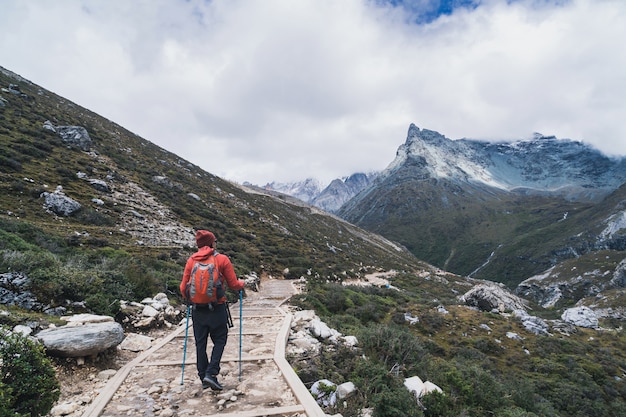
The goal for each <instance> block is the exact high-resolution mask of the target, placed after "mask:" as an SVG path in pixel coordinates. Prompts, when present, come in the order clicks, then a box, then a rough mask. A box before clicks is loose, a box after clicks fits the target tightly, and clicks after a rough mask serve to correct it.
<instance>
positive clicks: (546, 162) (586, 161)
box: [270, 124, 626, 288]
mask: <svg viewBox="0 0 626 417" xmlns="http://www.w3.org/2000/svg"><path fill="white" fill-rule="evenodd" d="M358 175H359V174H355V176H358ZM353 177H354V176H353ZM350 178H352V177H350ZM367 179H368V181H361V182H354V183H353V184H355V186H354V187H353V188H351V189H350V190H351V193H352V194H350V193H343V194H340V195H341V196H342V198H344V199H346V198H347V197H346V196H348V195H351V197H350V198H348V199H346V200H345V202H344V203H342V204H341V205H339V204H340V201H341V200H340V199H334V200H333V199H332V197H333V193H332V192H330V191H329V189H330V188H331V186H332V185H333V184H331V186H329V187H327V188H326V189H324V190H322V191H321V192H320V193H319V194H318V195H315V194H314V193H313V194H310V195H308V196H307V199H306V201H308V202H309V203H311V204H316V205H318V207H322V208H325V207H326V208H328V207H332V209H330V211H332V212H334V213H336V214H337V215H338V216H340V217H342V218H344V219H345V220H347V221H349V222H351V223H353V224H356V225H358V226H361V227H363V228H365V229H368V230H371V231H373V232H376V233H379V234H381V235H383V236H385V237H386V238H388V239H391V240H393V241H396V242H398V243H400V244H402V245H404V246H405V247H407V248H408V249H409V250H410V251H411V252H412V253H413V254H415V255H416V256H417V257H418V258H420V259H424V260H426V261H427V262H429V263H432V264H434V265H436V266H439V267H441V268H443V269H446V270H449V271H452V272H455V273H458V274H461V275H466V276H471V277H476V278H483V279H488V280H492V281H498V282H503V283H506V284H507V285H509V286H510V287H512V288H516V287H517V285H518V284H520V283H521V282H522V281H524V280H526V279H528V278H530V277H532V276H535V275H536V274H542V273H544V272H545V271H547V270H549V269H550V268H553V267H555V266H556V265H558V264H560V263H561V262H564V261H566V260H569V259H581V258H583V257H585V259H586V257H592V256H594V254H597V253H598V251H605V250H609V251H618V252H617V254H618V257H619V254H622V255H623V252H622V251H624V250H625V249H626V220H624V219H626V211H625V207H626V186H625V185H624V183H625V182H626V158H611V157H608V156H606V155H604V154H602V153H601V152H600V151H598V150H596V149H594V148H592V147H590V146H588V145H586V144H584V143H581V142H578V141H573V140H569V139H558V138H556V137H554V136H543V135H540V134H535V135H534V136H533V137H532V138H529V139H523V140H518V141H513V142H504V141H503V142H485V141H478V140H470V139H460V140H450V139H448V138H446V137H445V136H443V135H441V134H440V133H438V132H435V131H432V130H427V129H419V128H418V127H417V126H415V125H413V124H411V125H410V127H409V129H408V135H407V138H406V141H405V143H404V144H402V145H401V146H400V147H399V148H398V151H397V155H396V158H395V159H394V160H393V161H392V162H391V163H390V164H389V166H388V167H387V168H386V169H385V170H384V171H382V172H380V173H375V174H370V175H369V176H368V177H367ZM309 181H313V180H309ZM336 182H337V183H339V184H340V183H341V182H342V180H336ZM346 182H347V181H343V183H344V184H345V183H346ZM270 186H271V185H270ZM282 190H283V192H287V193H289V192H290V191H289V187H288V186H285V185H282ZM320 201H324V202H326V206H322V205H321V204H319V202H320ZM328 201H332V202H333V203H332V204H329V203H328ZM338 205H339V207H338ZM335 207H338V208H335ZM594 267H595V266H594ZM588 268H592V266H588ZM561 274H562V272H561Z"/></svg>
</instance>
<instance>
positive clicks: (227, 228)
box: [0, 69, 420, 277]
mask: <svg viewBox="0 0 626 417" xmlns="http://www.w3.org/2000/svg"><path fill="white" fill-rule="evenodd" d="M0 85H1V86H2V87H3V90H2V97H3V98H2V103H3V104H2V107H0V111H1V113H0V141H1V147H0V160H1V162H2V164H1V168H0V180H1V183H0V186H1V188H2V190H1V194H2V196H1V197H0V206H1V208H2V212H1V217H2V218H5V219H8V220H19V221H22V222H29V223H31V224H33V225H37V226H38V227H41V228H42V229H44V230H46V231H48V232H50V233H53V234H55V235H57V236H59V237H61V238H63V239H67V240H71V241H72V242H73V244H74V245H87V246H107V245H110V246H114V247H124V248H127V250H130V251H133V252H144V253H147V252H149V247H159V248H162V249H161V250H163V251H166V250H167V248H173V247H176V248H182V247H188V248H191V247H193V246H194V239H193V237H194V236H193V228H200V227H203V228H208V229H210V230H213V231H214V232H215V233H216V235H217V236H218V240H219V245H220V249H221V250H222V251H224V252H226V253H228V254H229V255H230V256H231V257H233V260H234V263H235V264H236V265H238V266H239V268H240V272H242V273H247V272H249V271H257V272H260V271H258V269H259V266H261V265H262V267H263V268H264V271H265V272H268V273H272V274H281V273H282V272H283V271H284V270H285V269H289V270H290V271H291V275H293V276H299V275H300V274H302V273H306V272H310V273H312V274H314V275H319V276H323V277H332V276H335V275H340V274H344V273H345V274H348V275H354V274H356V275H358V274H360V273H361V272H359V269H360V268H362V267H363V266H364V267H365V268H367V267H368V265H370V266H375V267H381V268H404V267H406V266H407V265H413V266H417V265H420V264H419V262H418V261H417V260H416V259H415V258H414V257H413V256H411V255H410V254H409V253H408V252H406V251H405V250H404V249H402V248H400V247H398V246H397V245H394V244H392V243H391V242H388V241H386V240H385V239H383V238H381V237H380V236H374V235H372V234H371V233H366V232H364V231H362V230H358V229H357V228H355V227H354V226H352V225H350V224H347V223H346V222H343V221H341V220H339V219H337V218H334V217H330V216H328V215H327V214H326V213H324V212H322V211H320V210H318V209H315V208H313V207H310V206H305V205H293V204H288V203H287V202H286V201H285V200H284V199H281V198H276V197H271V196H267V195H264V194H260V193H257V192H255V191H253V190H251V189H248V188H246V187H242V186H238V185H236V184H232V183H229V182H227V181H224V180H222V179H220V178H218V177H216V176H213V175H211V174H210V173H207V172H205V171H203V170H201V169H200V168H199V167H197V166H194V165H193V164H190V163H189V162H187V161H185V160H182V159H181V158H179V157H177V156H176V155H174V154H172V153H170V152H168V151H166V150H164V149H162V148H160V147H158V146H156V145H154V144H152V143H151V142H149V141H146V140H144V139H142V138H140V137H138V136H136V135H134V134H133V133H131V132H128V131H127V130H125V129H124V128H122V127H120V126H118V125H116V124H115V123H112V122H110V121H108V120H106V119H103V118H101V117H99V116H98V115H96V114H94V113H92V112H90V111H88V110H87V109H84V108H81V107H80V106H78V105H76V104H74V103H71V102H69V101H67V100H65V99H63V98H61V97H58V96H56V95H55V94H53V93H51V92H49V91H46V90H45V89H43V88H41V87H39V86H37V85H35V84H32V83H31V82H29V81H27V80H24V79H22V78H21V77H19V76H17V75H15V74H13V73H11V72H10V71H8V70H4V69H2V71H0ZM57 189H58V191H56V190H57ZM43 193H48V194H49V195H50V196H55V195H56V196H63V197H66V198H67V199H70V200H72V201H75V202H77V203H79V204H80V207H81V208H80V210H78V211H76V212H75V213H72V214H71V215H68V216H65V215H62V214H58V213H54V212H53V211H51V210H50V209H49V208H45V207H44V206H45V204H46V198H45V197H44V194H43Z"/></svg>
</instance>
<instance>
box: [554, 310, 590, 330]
mask: <svg viewBox="0 0 626 417" xmlns="http://www.w3.org/2000/svg"><path fill="white" fill-rule="evenodd" d="M561 319H562V320H563V321H564V322H566V323H571V324H573V325H575V326H578V327H588V328H591V329H597V328H598V326H599V323H598V316H597V314H596V313H595V312H594V311H593V310H592V309H590V308H589V307H585V306H582V307H574V308H568V309H567V310H565V311H564V312H563V314H562V315H561Z"/></svg>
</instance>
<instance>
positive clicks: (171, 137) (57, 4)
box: [0, 0, 626, 185]
mask: <svg viewBox="0 0 626 417" xmlns="http://www.w3.org/2000/svg"><path fill="white" fill-rule="evenodd" d="M624 22H626V1H623V0H448V1H434V0H407V1H404V2H403V1H399V0H394V1H392V0H377V1H375V0H369V1H367V0H213V1H208V0H189V1H183V0H136V1H128V0H82V1H81V0H54V1H49V0H28V1H24V0H2V6H1V8H0V66H3V67H5V68H7V69H9V70H11V71H13V72H16V73H17V74H19V75H21V76H23V77H25V78H27V79H28V80H30V81H32V82H34V83H36V84H39V85H40V86H42V87H44V88H46V89H48V90H51V91H53V92H54V93H57V94H59V95H61V96H63V97H65V98H67V99H69V100H72V101H74V102H76V103H78V104H79V105H81V106H83V107H86V108H88V109H90V110H92V111H95V112H96V113H98V114H100V115H102V116H104V117H106V118H108V119H110V120H113V121H115V122H116V123H118V124H120V125H122V126H124V127H125V128H127V129H129V130H131V131H132V132H134V133H136V134H138V135H140V136H141V137H143V138H145V139H148V140H150V141H152V142H154V143H156V144H157V145H159V146H161V147H163V148H165V149H167V150H169V151H172V152H174V153H176V154H177V155H179V156H181V157H183V158H185V159H187V160H189V161H191V162H193V163H195V164H197V165H199V166H201V167H202V168H204V169H205V170H207V171H209V172H211V173H213V174H216V175H219V176H221V177H223V178H226V179H230V180H233V181H237V182H244V181H249V182H251V183H253V184H258V185H263V184H265V183H267V182H270V181H272V180H276V181H279V182H283V181H294V180H300V179H304V178H307V177H314V178H317V179H319V180H320V181H322V182H328V181H330V180H331V179H333V178H337V177H342V176H346V175H349V174H351V173H354V172H359V171H360V172H363V171H369V170H381V169H384V168H385V167H386V166H387V165H388V164H389V163H390V162H391V161H392V160H393V158H394V156H395V152H396V150H397V148H398V146H400V145H401V144H402V143H404V141H405V139H406V134H407V130H408V127H409V125H410V124H411V123H415V124H416V125H417V126H418V127H420V128H426V129H431V130H436V131H438V132H440V133H441V134H443V135H445V136H446V137H448V138H450V139H459V138H474V139H484V140H514V139H521V138H528V137H530V136H532V133H533V132H539V133H543V134H546V135H555V136H557V137H559V138H570V139H575V140H580V141H583V142H586V143H589V144H592V145H593V146H595V147H596V148H598V149H600V150H601V151H603V152H605V153H607V154H609V155H620V156H621V155H626V46H624V40H625V39H626V24H624Z"/></svg>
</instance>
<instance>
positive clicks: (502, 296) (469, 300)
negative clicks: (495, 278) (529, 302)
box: [459, 283, 526, 313]
mask: <svg viewBox="0 0 626 417" xmlns="http://www.w3.org/2000/svg"><path fill="white" fill-rule="evenodd" d="M459 298H460V300H461V302H463V303H465V304H466V305H468V306H472V307H477V308H478V309H480V310H482V311H497V312H500V313H503V312H505V311H514V310H526V303H525V302H524V300H523V299H521V298H520V297H518V296H516V295H514V294H512V293H511V292H509V291H508V290H507V289H506V288H505V287H504V286H502V285H499V284H496V283H481V284H478V285H476V286H474V287H473V288H472V289H471V290H469V291H468V292H466V293H465V294H463V295H462V296H461V297H459Z"/></svg>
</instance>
